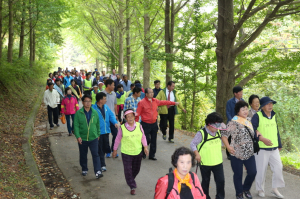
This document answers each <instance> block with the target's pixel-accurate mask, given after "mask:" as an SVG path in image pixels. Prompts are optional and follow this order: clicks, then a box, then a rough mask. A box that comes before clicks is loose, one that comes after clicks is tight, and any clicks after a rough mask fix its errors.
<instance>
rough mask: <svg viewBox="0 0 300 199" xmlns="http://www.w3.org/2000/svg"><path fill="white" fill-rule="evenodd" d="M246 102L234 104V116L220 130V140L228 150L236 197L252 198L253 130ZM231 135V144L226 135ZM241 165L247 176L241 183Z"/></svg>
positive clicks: (253, 166) (254, 168)
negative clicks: (248, 118) (224, 128)
mask: <svg viewBox="0 0 300 199" xmlns="http://www.w3.org/2000/svg"><path fill="white" fill-rule="evenodd" d="M248 106H249V105H248V103H247V102H245V101H239V102H237V103H236V104H235V108H234V110H235V113H236V116H234V117H233V118H232V120H231V121H230V122H229V123H228V124H227V130H226V131H222V132H221V134H222V141H223V143H224V144H225V146H226V148H227V150H228V151H229V153H230V155H231V158H230V161H231V168H232V170H233V182H234V187H235V192H236V198H237V199H243V198H244V197H243V194H244V195H245V197H246V198H247V199H252V195H251V193H250V189H251V186H252V183H253V181H254V179H255V176H256V164H255V157H254V149H253V141H252V138H254V130H253V126H252V123H251V122H250V121H248V120H247V116H248V112H249V109H248ZM230 135H231V138H232V139H231V144H229V143H228V137H229V136H230ZM243 165H245V167H246V169H247V176H246V179H245V181H244V183H243Z"/></svg>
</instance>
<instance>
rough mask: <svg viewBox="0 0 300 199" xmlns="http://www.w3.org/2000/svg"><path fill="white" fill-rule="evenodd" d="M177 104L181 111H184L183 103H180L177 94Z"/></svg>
mask: <svg viewBox="0 0 300 199" xmlns="http://www.w3.org/2000/svg"><path fill="white" fill-rule="evenodd" d="M176 102H179V104H178V107H179V108H180V109H181V110H183V109H184V107H183V106H182V104H181V102H180V100H179V98H178V95H177V94H176Z"/></svg>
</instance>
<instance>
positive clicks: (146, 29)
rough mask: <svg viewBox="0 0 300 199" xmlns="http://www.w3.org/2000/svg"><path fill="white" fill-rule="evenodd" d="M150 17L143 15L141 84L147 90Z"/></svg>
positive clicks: (148, 84) (148, 79)
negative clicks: (142, 68)
mask: <svg viewBox="0 0 300 199" xmlns="http://www.w3.org/2000/svg"><path fill="white" fill-rule="evenodd" d="M149 35H150V17H149V15H148V14H147V13H146V14H145V15H144V58H143V63H144V71H143V84H144V88H149V86H150V83H149V82H150V73H151V71H150V67H151V65H150V59H149V57H148V53H149V49H150V46H149V45H150V37H149Z"/></svg>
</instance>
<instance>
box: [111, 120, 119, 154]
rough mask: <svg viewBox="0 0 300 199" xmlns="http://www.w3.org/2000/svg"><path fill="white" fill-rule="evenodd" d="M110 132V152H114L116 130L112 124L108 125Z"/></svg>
mask: <svg viewBox="0 0 300 199" xmlns="http://www.w3.org/2000/svg"><path fill="white" fill-rule="evenodd" d="M110 130H111V135H112V139H111V151H114V145H115V139H116V137H117V134H118V129H117V128H116V127H115V125H113V124H112V123H110Z"/></svg>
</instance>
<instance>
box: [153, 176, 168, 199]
mask: <svg viewBox="0 0 300 199" xmlns="http://www.w3.org/2000/svg"><path fill="white" fill-rule="evenodd" d="M163 178H164V177H163ZM167 188H168V185H167V184H166V183H165V182H164V181H163V179H162V178H160V179H158V181H157V183H156V187H155V195H154V199H164V198H165V197H166V195H167Z"/></svg>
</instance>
